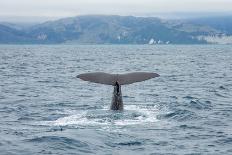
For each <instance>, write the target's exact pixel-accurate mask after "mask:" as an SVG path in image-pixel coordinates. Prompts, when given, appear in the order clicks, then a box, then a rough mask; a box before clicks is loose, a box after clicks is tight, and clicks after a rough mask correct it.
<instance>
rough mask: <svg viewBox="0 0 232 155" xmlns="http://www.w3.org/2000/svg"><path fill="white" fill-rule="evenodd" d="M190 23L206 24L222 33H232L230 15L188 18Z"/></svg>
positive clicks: (231, 18)
mask: <svg viewBox="0 0 232 155" xmlns="http://www.w3.org/2000/svg"><path fill="white" fill-rule="evenodd" d="M188 22H189V23H191V24H200V25H207V26H210V27H212V28H214V29H217V30H220V31H221V32H222V33H224V34H227V35H232V16H222V17H205V18H197V19H191V20H188Z"/></svg>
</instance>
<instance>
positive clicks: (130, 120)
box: [41, 105, 158, 127]
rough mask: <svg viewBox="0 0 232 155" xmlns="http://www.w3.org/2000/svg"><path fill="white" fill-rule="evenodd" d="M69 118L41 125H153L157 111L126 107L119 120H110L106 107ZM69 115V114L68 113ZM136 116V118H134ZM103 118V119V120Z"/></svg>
mask: <svg viewBox="0 0 232 155" xmlns="http://www.w3.org/2000/svg"><path fill="white" fill-rule="evenodd" d="M77 112H78V114H71V115H70V116H66V117H62V118H59V119H57V120H55V121H46V122H43V123H41V124H43V125H49V126H69V125H77V126H96V125H101V126H105V127H107V126H109V125H117V126H126V125H135V124H144V123H153V122H156V121H158V120H157V119H156V116H157V114H158V110H157V108H156V107H144V106H139V105H127V106H125V110H124V111H123V112H122V113H118V114H119V115H120V114H121V118H117V119H114V118H110V117H109V115H114V114H115V113H110V111H108V109H107V107H104V108H103V109H101V110H100V111H98V113H94V112H96V111H95V110H92V111H76V112H75V113H77ZM69 114H70V113H69ZM134 115H137V116H134ZM104 116H105V119H104Z"/></svg>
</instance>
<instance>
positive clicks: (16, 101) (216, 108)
mask: <svg viewBox="0 0 232 155" xmlns="http://www.w3.org/2000/svg"><path fill="white" fill-rule="evenodd" d="M96 71H104V72H108V73H126V72H132V71H133V72H134V71H149V72H156V73H159V74H160V77H158V78H154V79H151V80H148V81H145V82H141V83H135V84H131V85H125V86H122V93H123V100H124V107H125V110H124V111H122V112H117V111H110V110H109V106H110V102H111V97H112V91H113V88H112V87H111V86H106V85H101V84H94V83H88V82H86V81H81V80H80V79H77V78H75V76H76V75H78V74H80V73H85V72H96ZM0 91H1V93H0V154H1V155H11V154H12V155H13V154H22V155H27V154H33V155H34V154H60V155H63V154H99V155H104V154H126V155H130V154H132V155H135V154H139V155H141V154H154V155H156V154H159V155H160V154H177V155H181V154H215V155H216V154H220V155H221V154H232V47H231V46H214V45H209V46H206V45H205V46H200V45H199V46H198V45H197V46H190V45H189V46H174V45H168V46H165V45H163V46H148V45H147V46H133V45H131V46H127V45H124V46H123V45H122V46H116V45H92V46H89V45H83V46H81V45H76V46H75V45H47V46H42V45H41V46H39V45H1V46H0Z"/></svg>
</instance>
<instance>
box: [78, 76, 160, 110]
mask: <svg viewBox="0 0 232 155" xmlns="http://www.w3.org/2000/svg"><path fill="white" fill-rule="evenodd" d="M159 76H160V75H159V74H157V73H152V72H132V73H126V74H109V73H104V72H91V73H83V74H79V75H77V76H76V77H77V78H79V79H81V80H84V81H89V82H94V83H98V84H105V85H111V86H113V87H114V90H113V95H112V101H111V106H110V109H111V110H123V100H122V91H121V86H122V85H128V84H133V83H135V82H142V81H145V80H149V79H152V78H155V77H159Z"/></svg>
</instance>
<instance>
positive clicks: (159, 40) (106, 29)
mask: <svg viewBox="0 0 232 155" xmlns="http://www.w3.org/2000/svg"><path fill="white" fill-rule="evenodd" d="M227 24H228V25H231V23H225V25H227ZM223 28H225V27H219V26H214V25H212V24H210V22H205V23H204V22H203V21H202V20H199V21H198V20H189V21H188V20H184V21H183V20H182V21H181V20H161V19H159V18H154V17H149V18H148V17H147V18H145V17H133V16H100V15H99V16H98V15H92V16H77V17H71V18H64V19H60V20H56V21H48V22H45V23H42V24H38V25H34V26H30V27H23V28H18V27H17V25H13V24H12V25H11V24H8V25H6V24H5V25H0V43H19V44H21V43H25V44H36V43H39V44H59V43H76V44H205V43H216V42H215V41H210V40H209V39H207V38H206V37H212V36H214V37H215V36H217V37H218V36H219V38H220V36H222V35H223V36H225V35H230V34H231V33H230V31H229V30H230V29H229V27H228V28H226V29H223Z"/></svg>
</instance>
